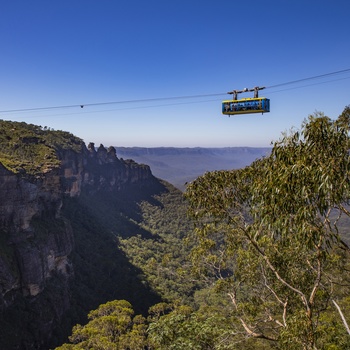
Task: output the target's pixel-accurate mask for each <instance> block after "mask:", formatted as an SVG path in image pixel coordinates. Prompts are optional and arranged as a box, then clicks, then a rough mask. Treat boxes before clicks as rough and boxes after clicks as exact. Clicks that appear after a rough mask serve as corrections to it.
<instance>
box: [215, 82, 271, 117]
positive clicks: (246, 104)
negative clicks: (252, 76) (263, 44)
mask: <svg viewBox="0 0 350 350" xmlns="http://www.w3.org/2000/svg"><path fill="white" fill-rule="evenodd" d="M263 89H265V87H259V86H256V87H255V88H253V89H247V88H246V89H243V90H233V91H231V92H228V94H231V95H233V99H232V100H226V101H222V114H225V115H233V114H248V113H267V112H270V100H269V99H268V98H266V97H259V90H263ZM248 91H254V97H253V98H242V99H240V100H239V99H238V98H237V96H238V94H240V93H242V92H248Z"/></svg>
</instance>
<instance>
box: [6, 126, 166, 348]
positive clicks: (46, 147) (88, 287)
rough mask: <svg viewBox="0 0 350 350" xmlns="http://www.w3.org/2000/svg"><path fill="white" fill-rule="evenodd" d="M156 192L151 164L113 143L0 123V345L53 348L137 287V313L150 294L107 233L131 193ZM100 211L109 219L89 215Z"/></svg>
mask: <svg viewBox="0 0 350 350" xmlns="http://www.w3.org/2000/svg"><path fill="white" fill-rule="evenodd" d="M157 191H166V188H165V186H164V184H162V183H161V182H160V181H159V180H158V179H156V178H155V177H154V176H153V175H152V172H151V170H150V168H149V166H147V165H142V164H137V163H135V162H134V161H132V160H123V159H119V158H118V157H117V154H116V150H115V148H114V147H109V148H105V147H104V146H103V145H100V146H99V147H98V148H95V146H94V144H93V143H90V144H89V145H88V146H86V145H85V144H84V142H83V141H82V140H81V139H79V138H78V137H75V136H74V135H72V134H70V133H68V132H63V131H55V130H51V129H48V128H46V127H44V128H43V127H41V126H35V125H31V124H26V123H17V122H10V121H0V199H1V200H0V327H1V329H2V331H1V332H0V348H1V349H47V348H49V347H50V346H54V345H55V344H56V343H57V342H60V341H62V337H63V336H64V334H68V333H69V332H70V328H71V326H72V324H74V323H76V322H77V321H80V317H81V315H83V314H85V315H86V312H87V311H89V310H91V309H92V308H94V307H96V306H97V305H98V304H99V303H101V302H105V301H106V300H108V299H112V298H117V297H126V296H129V299H130V298H131V299H135V300H137V299H139V297H138V296H137V295H136V294H137V293H141V292H142V293H143V296H144V300H139V302H138V303H137V301H135V303H136V307H137V305H140V311H141V312H142V311H143V310H141V309H142V308H147V306H149V304H151V303H153V302H154V301H155V300H157V296H156V295H154V294H153V293H152V292H151V291H150V290H148V289H147V286H144V285H142V284H141V283H139V282H138V280H137V277H136V276H137V271H135V269H134V268H133V267H132V266H131V265H130V264H129V263H128V261H127V260H126V259H125V257H124V256H123V255H122V253H121V252H120V251H118V248H117V244H116V238H115V236H116V233H117V232H113V233H112V232H111V228H112V227H113V229H114V230H115V231H118V223H120V222H121V220H123V230H124V231H123V232H122V233H123V234H124V235H128V229H127V228H125V227H128V228H130V227H131V226H132V220H129V217H130V215H132V209H130V208H132V207H135V208H136V207H137V205H135V204H134V202H135V201H136V200H137V199H136V197H137V198H138V199H139V198H142V199H144V198H146V197H147V196H148V197H149V196H150V195H151V194H152V193H154V192H157ZM101 207H104V208H107V209H106V210H104V211H105V212H108V215H109V216H108V217H106V218H104V219H103V220H102V219H100V218H97V217H96V212H98V211H99V209H101ZM94 208H96V210H95V209H94ZM106 215H107V214H106ZM118 220H119V221H118ZM117 221H118V222H117ZM135 230H136V228H135ZM88 242H91V244H90V245H88ZM108 247H110V248H111V247H113V249H109V250H108ZM98 250H100V251H98ZM102 257H103V258H102ZM103 259H105V260H108V262H109V264H108V269H109V270H108V271H106V269H104V266H103V263H102V262H101V261H102V260H103ZM90 265H91V267H90V268H87V269H86V270H84V267H86V266H90ZM105 275H109V277H108V278H107V277H106V276H105ZM139 284H140V285H139ZM97 288H100V290H99V291H98V292H97V291H96V289H97ZM135 291H138V292H137V293H135Z"/></svg>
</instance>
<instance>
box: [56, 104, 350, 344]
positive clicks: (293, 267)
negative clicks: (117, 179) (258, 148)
mask: <svg viewBox="0 0 350 350" xmlns="http://www.w3.org/2000/svg"><path fill="white" fill-rule="evenodd" d="M349 126H350V108H349V107H346V108H345V109H344V112H343V113H342V115H341V116H339V117H338V118H337V119H336V120H331V119H330V118H328V117H326V116H324V115H323V114H322V113H315V114H314V115H311V116H309V118H308V119H307V120H305V123H304V124H303V125H302V126H301V129H300V130H297V131H292V132H290V133H288V134H287V133H286V134H284V135H282V137H281V139H280V140H279V141H276V142H275V143H274V145H273V148H272V152H271V155H269V156H267V157H265V158H262V159H259V160H257V161H255V162H254V163H253V164H251V165H250V166H248V167H245V168H243V169H239V170H233V171H214V172H208V173H206V174H204V175H203V176H201V177H199V178H198V179H196V180H195V181H193V182H192V183H190V184H189V185H188V187H187V190H186V192H185V195H184V197H185V200H183V199H181V198H180V197H179V196H178V194H177V193H174V194H171V193H170V194H167V195H166V197H164V198H163V199H161V200H160V198H157V197H155V199H157V200H159V201H160V202H162V203H163V204H164V206H161V207H160V206H153V205H151V204H150V203H143V204H141V206H140V208H141V210H142V213H143V215H142V220H141V221H140V222H139V225H140V227H141V228H144V229H145V230H146V231H147V232H151V236H150V237H146V236H143V235H142V234H138V235H135V236H132V237H119V245H120V248H121V249H122V250H123V251H124V252H125V254H126V256H128V257H129V259H130V261H131V262H132V264H133V265H135V266H137V267H138V268H139V269H140V270H141V271H142V274H141V276H140V278H142V279H143V280H144V283H147V284H149V285H150V286H151V288H152V289H153V290H155V291H157V293H158V294H159V295H160V296H161V297H162V301H161V302H160V303H157V304H155V305H153V306H151V307H150V308H149V310H148V312H147V314H146V315H145V314H143V315H141V314H135V312H134V310H133V305H132V304H130V303H129V302H128V301H127V300H114V301H111V302H108V303H105V304H103V305H100V306H99V307H98V308H97V309H96V310H93V311H91V312H90V313H89V315H88V323H86V324H85V325H76V326H75V327H74V328H73V331H72V335H71V336H70V337H69V340H70V342H69V343H66V344H64V345H62V346H61V347H59V348H57V350H63V349H135V350H136V349H203V350H204V349H218V350H219V349H305V350H306V349H310V350H311V349H347V348H350V330H349V324H348V322H349V321H350V297H349V290H350V274H349V268H350V264H349V263H350V260H349V258H350V256H349V253H350V249H349V243H350V234H349V227H350V226H349V223H350V221H349V215H350V212H349V206H348V204H349V194H350V192H349V190H350V181H349V170H350V163H349V160H350V159H349ZM185 212H186V213H187V214H188V215H189V217H190V219H191V222H187V221H186V225H185V226H184V221H182V220H183V217H184V216H183V215H185ZM170 218H172V219H171V220H170ZM170 222H171V225H168V223H170ZM192 225H194V230H192V228H191V227H192Z"/></svg>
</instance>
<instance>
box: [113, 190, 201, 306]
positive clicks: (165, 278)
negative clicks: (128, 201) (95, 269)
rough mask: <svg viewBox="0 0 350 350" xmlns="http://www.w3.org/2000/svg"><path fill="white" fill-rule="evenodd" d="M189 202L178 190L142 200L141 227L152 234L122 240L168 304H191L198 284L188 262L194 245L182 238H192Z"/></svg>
mask: <svg viewBox="0 0 350 350" xmlns="http://www.w3.org/2000/svg"><path fill="white" fill-rule="evenodd" d="M186 210H187V203H186V202H185V201H184V199H183V196H182V194H181V193H180V191H179V190H177V189H176V188H175V187H172V186H168V192H163V193H160V194H158V195H154V196H153V200H148V201H142V202H141V203H140V211H141V214H142V219H141V220H139V222H138V225H139V226H140V228H142V229H143V230H144V232H150V233H151V235H145V234H137V235H134V236H131V237H125V238H122V237H120V238H119V242H120V247H121V249H123V250H124V251H125V253H126V255H127V256H128V258H129V259H130V261H131V262H132V263H133V264H134V265H135V266H136V267H137V268H139V269H140V270H142V273H143V275H144V278H145V279H146V280H147V283H149V284H150V286H151V287H152V288H153V289H154V290H155V291H156V292H157V293H158V294H159V295H161V296H162V299H163V300H166V301H168V302H173V303H178V304H183V303H188V302H191V300H192V294H193V292H194V290H195V289H197V288H198V286H199V282H198V281H196V280H195V279H194V278H193V276H191V274H190V264H189V261H188V259H187V257H188V254H189V253H190V249H191V246H190V245H188V244H186V245H185V244H184V242H183V238H184V237H189V236H190V235H191V229H192V224H191V222H190V220H188V219H187V218H186Z"/></svg>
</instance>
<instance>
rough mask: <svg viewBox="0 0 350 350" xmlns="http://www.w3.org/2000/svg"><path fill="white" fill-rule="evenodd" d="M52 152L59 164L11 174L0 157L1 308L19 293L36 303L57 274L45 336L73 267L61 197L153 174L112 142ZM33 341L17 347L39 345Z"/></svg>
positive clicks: (65, 301) (142, 182)
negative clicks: (31, 173)
mask: <svg viewBox="0 0 350 350" xmlns="http://www.w3.org/2000/svg"><path fill="white" fill-rule="evenodd" d="M25 142H26V143H30V142H36V140H31V139H28V138H27V139H25ZM56 153H57V155H58V158H59V160H60V166H59V167H55V168H51V169H50V170H49V171H46V172H44V173H42V174H40V176H35V177H34V176H28V175H27V174H25V173H24V174H23V173H16V174H15V173H13V172H11V171H9V170H7V169H6V168H5V167H4V166H3V165H2V164H1V163H0V199H1V200H0V249H1V251H0V311H1V312H6V310H7V309H8V308H9V307H11V306H13V305H14V304H15V303H16V302H17V301H18V300H23V298H24V300H27V301H28V302H29V303H32V306H31V307H33V308H39V307H40V305H42V303H41V302H40V298H44V297H43V294H44V292H45V290H46V288H47V285H48V284H50V280H51V279H52V278H58V280H59V283H60V285H59V289H60V293H59V295H60V297H59V298H60V299H61V300H60V302H59V304H60V305H59V307H55V308H54V309H55V310H56V311H55V314H54V315H53V316H52V319H43V320H42V324H43V325H42V326H43V331H42V333H45V336H46V337H47V338H49V337H50V335H51V332H52V328H53V326H52V325H53V324H54V323H56V324H57V323H59V321H60V320H59V319H60V317H62V315H63V314H64V312H65V310H66V309H68V308H69V307H70V300H69V295H70V293H69V281H70V280H71V279H72V278H74V273H75V271H74V264H73V263H72V261H71V259H70V254H71V253H72V251H73V250H74V246H75V237H74V230H73V229H72V226H71V223H70V222H69V220H67V218H65V217H64V216H62V215H61V214H62V212H61V209H62V205H63V201H64V198H65V197H79V196H81V195H82V194H83V193H84V195H87V196H88V195H91V194H94V193H98V192H106V193H107V192H108V193H109V194H110V193H112V194H113V195H115V196H118V192H119V191H120V190H121V189H123V190H125V189H127V187H128V186H129V185H135V184H136V185H138V186H140V187H142V186H146V185H147V182H148V181H152V180H154V177H153V175H152V173H151V170H150V168H149V167H148V166H146V165H140V164H137V163H135V162H133V161H124V160H122V159H118V157H117V155H116V150H115V148H114V147H110V148H108V149H106V148H105V147H104V146H103V145H100V146H99V147H98V149H97V150H96V149H95V147H94V144H92V143H90V144H89V146H88V147H86V146H85V145H83V146H82V151H81V152H76V151H74V150H72V149H58V150H56ZM33 305H36V306H33ZM35 312H37V313H39V314H40V312H39V310H35ZM54 318H55V322H54V320H53V319H54ZM5 321H6V320H5ZM39 323H40V320H39ZM0 338H1V337H0ZM43 342H44V343H45V340H43ZM0 344H1V339H0ZM33 344H34V345H33ZM33 344H32V345H26V346H24V345H23V344H22V345H21V347H18V348H21V349H27V348H28V349H29V348H33V349H34V348H40V346H39V345H38V344H36V345H35V342H34V343H33ZM13 348H15V347H13ZM43 348H44V347H43Z"/></svg>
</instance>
